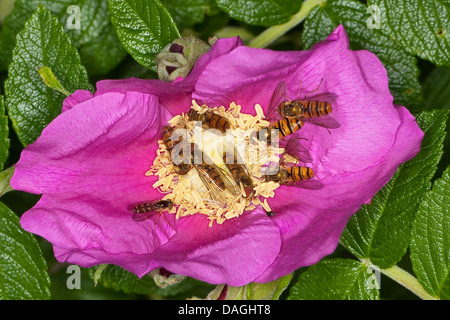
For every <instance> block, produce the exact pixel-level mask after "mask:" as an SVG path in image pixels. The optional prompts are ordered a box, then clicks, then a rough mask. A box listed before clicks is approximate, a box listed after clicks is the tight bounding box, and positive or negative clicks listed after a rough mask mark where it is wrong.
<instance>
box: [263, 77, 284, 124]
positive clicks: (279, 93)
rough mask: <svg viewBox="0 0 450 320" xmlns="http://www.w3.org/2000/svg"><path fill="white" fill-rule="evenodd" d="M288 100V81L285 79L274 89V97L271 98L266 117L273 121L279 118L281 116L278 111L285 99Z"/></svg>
mask: <svg viewBox="0 0 450 320" xmlns="http://www.w3.org/2000/svg"><path fill="white" fill-rule="evenodd" d="M286 100H287V97H286V83H285V82H284V81H281V82H280V83H278V85H277V86H276V87H275V90H274V91H273V94H272V98H271V99H270V105H269V110H268V111H267V113H266V119H267V120H269V121H273V120H275V119H277V118H281V116H280V115H279V112H278V107H279V106H280V104H281V103H282V102H283V101H286Z"/></svg>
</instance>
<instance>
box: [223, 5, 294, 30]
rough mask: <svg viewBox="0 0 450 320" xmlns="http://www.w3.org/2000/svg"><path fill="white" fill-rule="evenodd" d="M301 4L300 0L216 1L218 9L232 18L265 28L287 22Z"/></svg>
mask: <svg viewBox="0 0 450 320" xmlns="http://www.w3.org/2000/svg"><path fill="white" fill-rule="evenodd" d="M301 3H302V1H300V0H295V1H285V0H250V1H249V0H217V5H218V6H219V8H220V9H222V10H223V11H225V12H226V13H228V14H229V15H230V16H231V17H232V18H234V19H236V20H240V21H244V22H246V23H248V24H253V25H258V26H265V27H269V26H273V25H277V24H282V23H285V22H286V21H288V20H289V19H290V18H291V16H292V15H294V14H296V13H297V12H298V11H299V10H300V6H301Z"/></svg>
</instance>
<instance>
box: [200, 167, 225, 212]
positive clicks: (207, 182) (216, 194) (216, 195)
mask: <svg viewBox="0 0 450 320" xmlns="http://www.w3.org/2000/svg"><path fill="white" fill-rule="evenodd" d="M195 169H197V173H198V176H199V177H200V180H202V182H203V184H204V186H205V187H206V189H208V193H209V195H210V198H211V200H214V201H216V202H219V203H221V204H224V203H226V201H227V198H226V196H225V193H224V190H222V188H221V187H220V186H219V185H218V184H217V182H216V181H213V179H211V177H210V176H209V174H208V171H207V170H206V168H205V166H203V165H196V166H195Z"/></svg>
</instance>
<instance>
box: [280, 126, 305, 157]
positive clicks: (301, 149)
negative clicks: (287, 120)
mask: <svg viewBox="0 0 450 320" xmlns="http://www.w3.org/2000/svg"><path fill="white" fill-rule="evenodd" d="M302 140H306V139H304V138H301V137H300V135H299V134H295V133H294V134H293V135H291V136H290V138H289V140H287V142H286V141H284V140H281V141H280V147H282V148H284V149H285V152H286V153H287V154H289V155H291V156H292V157H294V158H297V159H298V160H300V161H303V162H305V163H311V162H312V161H313V160H312V158H311V155H310V153H309V151H308V148H307V147H305V146H304V145H302V143H301V142H302ZM284 144H285V145H284ZM283 145H284V146H283Z"/></svg>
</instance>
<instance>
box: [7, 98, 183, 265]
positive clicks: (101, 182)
mask: <svg viewBox="0 0 450 320" xmlns="http://www.w3.org/2000/svg"><path fill="white" fill-rule="evenodd" d="M168 117H169V115H168V114H167V112H166V111H164V109H162V108H160V107H159V106H158V100H157V98H156V97H155V96H151V95H146V94H141V93H127V94H125V95H124V94H120V93H107V94H104V95H101V96H98V97H95V98H93V99H90V100H87V101H84V102H82V103H80V104H77V105H76V106H73V107H72V108H71V109H69V110H67V111H66V112H64V113H62V114H61V115H60V116H58V117H57V118H56V119H55V120H54V121H52V122H51V123H50V124H49V125H48V126H47V128H45V129H44V131H43V132H42V135H41V137H40V138H39V139H38V140H37V141H36V142H35V143H33V144H31V145H29V146H28V147H27V148H26V149H25V150H24V151H23V152H22V155H21V158H20V160H19V162H18V163H17V164H16V166H15V173H14V176H13V177H12V179H11V186H12V187H13V188H15V189H17V190H23V191H27V192H31V193H37V194H39V193H43V196H42V199H41V200H40V201H39V203H38V204H37V205H36V206H35V207H34V208H32V209H31V210H29V211H27V212H26V213H25V214H24V215H23V216H22V219H21V223H22V226H23V227H24V229H26V230H28V231H30V232H33V233H36V234H39V235H41V236H43V237H44V238H47V239H48V240H49V241H50V242H52V243H54V244H55V245H56V246H59V247H64V248H66V249H67V248H70V250H75V251H80V250H87V249H89V248H91V246H94V247H95V250H97V251H101V250H103V251H105V252H109V253H114V252H120V251H129V252H134V253H135V254H141V253H143V252H148V251H149V250H150V251H151V250H154V248H155V247H157V246H159V245H160V244H161V243H164V242H166V241H167V240H168V238H169V237H170V236H172V235H173V234H174V233H175V229H174V227H172V228H162V227H161V223H159V222H158V224H155V223H153V222H152V221H151V220H149V221H147V222H150V223H136V222H135V221H133V220H132V219H131V215H132V212H130V211H128V210H127V205H128V204H130V203H133V202H137V201H141V200H157V199H160V198H161V197H162V195H161V194H160V193H159V192H158V191H157V190H155V189H154V188H153V187H152V185H153V183H154V182H155V181H156V180H157V177H148V176H146V175H145V173H146V172H147V171H148V170H149V169H150V167H151V165H152V162H153V159H154V158H155V150H156V148H157V146H158V144H157V140H158V139H160V132H161V126H162V124H161V121H163V122H164V121H167V119H168ZM167 219H169V220H171V225H173V226H175V225H176V224H175V219H174V217H173V215H171V217H170V218H167ZM130 234H132V235H135V237H133V239H131V238H130ZM152 234H156V235H157V236H156V237H153V236H151V235H152ZM79 263H80V265H83V261H79Z"/></svg>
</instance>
